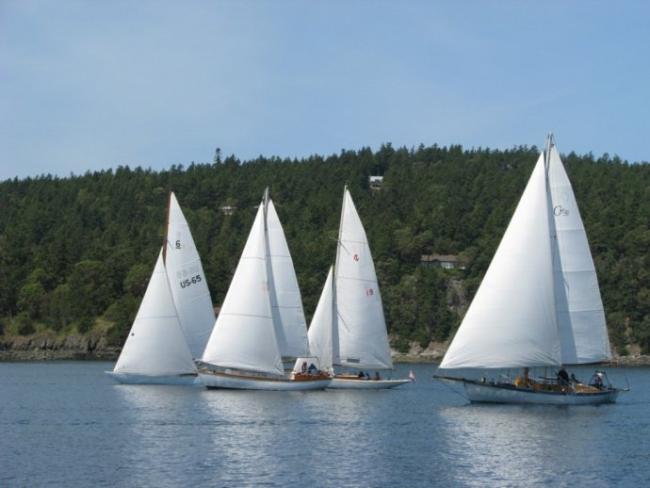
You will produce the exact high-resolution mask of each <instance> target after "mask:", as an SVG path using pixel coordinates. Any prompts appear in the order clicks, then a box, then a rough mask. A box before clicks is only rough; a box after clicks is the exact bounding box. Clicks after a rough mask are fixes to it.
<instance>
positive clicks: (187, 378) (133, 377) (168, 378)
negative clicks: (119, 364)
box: [105, 371, 198, 385]
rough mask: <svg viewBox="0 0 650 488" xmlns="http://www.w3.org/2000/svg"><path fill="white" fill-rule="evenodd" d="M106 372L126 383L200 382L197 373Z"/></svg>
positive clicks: (192, 383) (187, 383)
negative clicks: (154, 374)
mask: <svg viewBox="0 0 650 488" xmlns="http://www.w3.org/2000/svg"><path fill="white" fill-rule="evenodd" d="M105 373H106V374H107V375H108V376H110V377H111V378H113V379H114V380H115V381H117V382H118V383H122V384H125V385H195V384H198V376H197V375H196V374H183V375H161V376H153V375H146V374H136V373H116V372H114V371H105Z"/></svg>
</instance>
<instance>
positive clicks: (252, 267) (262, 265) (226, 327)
mask: <svg viewBox="0 0 650 488" xmlns="http://www.w3.org/2000/svg"><path fill="white" fill-rule="evenodd" d="M265 241H266V235H265V231H264V204H263V203H262V204H261V205H260V206H259V209H258V211H257V215H256V217H255V221H254V223H253V227H252V228H251V231H250V234H249V236H248V240H247V241H246V246H245V247H244V251H243V252H242V256H241V258H240V260H239V264H238V265H237V269H236V270H235V275H234V276H233V279H232V282H231V283H230V287H229V288H228V293H227V294H226V298H225V299H224V302H223V305H222V307H221V310H220V312H219V315H218V317H217V321H216V323H215V326H214V329H213V330H212V334H211V335H210V339H209V341H208V344H207V346H206V348H205V351H204V353H203V358H202V360H203V361H204V362H206V363H212V364H214V365H217V366H221V367H225V368H236V369H243V370H250V371H258V372H265V373H271V374H278V375H282V374H284V370H283V366H282V357H281V355H280V349H279V346H278V343H277V339H276V335H275V330H274V325H273V318H272V312H271V301H270V298H269V281H268V276H267V251H266V242H265Z"/></svg>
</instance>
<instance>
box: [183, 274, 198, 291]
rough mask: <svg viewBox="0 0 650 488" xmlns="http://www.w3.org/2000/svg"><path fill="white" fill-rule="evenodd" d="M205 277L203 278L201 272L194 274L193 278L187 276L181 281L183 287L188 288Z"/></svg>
mask: <svg viewBox="0 0 650 488" xmlns="http://www.w3.org/2000/svg"><path fill="white" fill-rule="evenodd" d="M202 280H203V278H201V275H200V274H197V275H194V276H192V277H191V278H185V279H184V280H182V281H179V283H180V285H181V288H186V287H188V286H191V285H196V284H197V283H201V281H202Z"/></svg>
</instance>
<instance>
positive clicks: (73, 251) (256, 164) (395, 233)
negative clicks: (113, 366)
mask: <svg viewBox="0 0 650 488" xmlns="http://www.w3.org/2000/svg"><path fill="white" fill-rule="evenodd" d="M537 157H538V149H537V148H535V147H517V148H513V149H511V150H505V151H495V150H489V149H472V150H464V149H463V148H462V147H461V146H450V147H438V146H436V145H434V146H431V147H425V146H420V147H419V148H417V149H406V148H400V149H394V148H393V147H392V146H391V145H390V144H386V145H384V146H382V147H381V148H380V149H379V150H378V151H376V152H373V151H372V150H371V149H369V148H364V149H361V150H359V151H342V152H341V153H340V154H337V155H332V156H329V157H321V156H312V157H309V158H305V159H301V160H296V159H279V158H263V157H260V158H258V159H255V160H252V161H239V160H238V159H236V158H235V157H233V156H230V157H227V158H225V159H223V160H222V159H221V158H220V157H219V154H218V152H217V154H216V156H215V160H214V162H213V163H209V164H194V163H192V164H190V165H188V166H187V167H184V166H172V167H171V168H170V169H169V170H168V171H160V172H157V171H152V170H148V169H142V168H140V167H137V168H129V167H126V166H123V167H118V168H117V169H115V170H106V171H98V172H88V173H86V174H84V175H83V176H70V177H67V178H58V177H53V176H49V175H47V176H40V177H37V178H29V179H24V180H17V179H14V180H8V181H4V182H1V183H0V334H2V333H4V334H5V335H10V334H13V335H16V334H18V335H29V334H32V333H34V332H36V331H41V330H46V329H51V330H53V331H55V332H56V333H57V334H69V333H72V332H76V331H78V332H81V333H85V332H88V331H90V330H91V329H92V330H93V331H98V330H99V331H101V333H104V334H106V335H107V336H108V338H109V341H110V342H111V343H113V344H121V343H122V341H123V339H124V337H125V336H126V334H127V333H128V330H129V327H130V324H131V320H132V319H133V317H134V315H135V312H136V310H137V307H138V304H139V300H140V298H141V296H142V294H143V293H144V289H145V288H146V285H147V281H148V278H149V275H150V273H151V271H152V269H153V266H154V263H155V259H156V255H157V253H158V251H159V249H160V246H161V244H162V241H163V234H164V224H165V212H166V204H167V199H168V192H169V191H170V190H171V191H174V192H176V195H177V197H178V200H179V202H180V204H181V206H182V208H183V211H184V213H185V215H186V217H187V219H188V221H189V223H190V226H191V228H192V232H193V235H194V239H195V241H196V244H197V247H198V249H199V252H200V253H201V256H202V259H203V266H204V269H205V273H206V275H207V279H208V283H209V286H210V290H211V292H212V298H213V301H214V303H215V305H218V304H220V303H221V301H222V300H223V298H224V295H225V293H226V290H227V288H228V285H229V282H230V279H231V277H232V274H233V272H234V269H235V266H236V264H237V261H238V259H239V255H240V253H241V251H242V248H243V244H244V241H245V239H246V236H247V234H248V231H249V226H250V225H251V223H252V220H253V217H254V213H255V206H256V205H258V204H259V202H260V200H261V197H262V193H263V190H264V188H265V187H266V186H268V187H269V188H270V192H271V197H272V198H273V200H274V203H275V204H276V208H277V211H278V213H279V215H280V218H281V220H282V222H283V225H284V229H285V232H286V235H287V240H288V242H289V247H290V249H291V252H292V255H293V260H294V265H295V268H296V272H297V274H298V279H299V283H300V286H301V290H302V294H303V299H304V306H305V312H306V315H307V318H308V320H309V318H310V317H311V314H312V313H313V311H314V308H315V306H316V302H317V300H318V296H319V294H320V291H321V287H322V285H323V282H324V280H325V277H326V274H327V270H328V267H329V265H330V264H331V263H332V261H333V260H334V253H335V245H336V238H337V232H338V224H339V212H340V205H341V197H342V192H343V186H344V184H347V185H348V187H349V188H350V191H351V193H352V196H353V198H354V200H355V203H356V205H357V208H358V210H359V213H360V215H361V218H362V220H363V222H364V225H365V227H366V231H367V233H368V238H369V240H370V245H371V248H372V251H373V255H374V259H375V264H376V268H377V274H378V276H379V282H380V287H381V292H382V296H383V300H384V306H385V311H386V318H387V322H388V326H389V331H390V333H391V339H392V342H393V346H394V347H396V348H398V349H401V350H405V349H407V348H408V346H409V344H410V343H411V342H413V341H415V342H418V343H420V344H421V345H422V346H426V345H427V344H428V343H429V342H430V341H432V340H438V341H439V340H445V339H447V338H449V337H450V334H453V332H454V330H455V328H456V327H457V326H458V324H459V323H460V320H461V318H462V314H463V313H464V311H465V308H466V306H467V303H468V301H469V300H471V297H472V295H473V293H474V292H475V290H476V288H477V286H478V284H479V282H480V280H481V277H482V275H483V273H484V272H485V270H486V268H487V266H488V264H489V262H490V259H491V257H492V254H493V253H494V251H495V249H496V246H497V245H498V243H499V240H500V238H501V235H502V233H503V231H504V229H505V227H506V226H507V224H508V221H509V218H510V216H511V214H512V212H513V210H514V207H515V205H516V203H517V200H518V198H519V196H520V195H521V192H522V191H523V188H524V186H525V184H526V181H527V179H528V177H529V176H530V173H531V171H532V168H533V165H534V163H535V161H536V159H537ZM563 160H564V163H565V167H566V169H567V172H568V174H569V177H570V178H571V180H572V183H573V186H574V190H575V193H576V197H577V200H578V204H579V205H580V209H581V214H582V217H583V220H584V223H585V227H586V229H587V234H588V236H589V240H590V245H591V249H592V253H593V254H594V258H595V262H596V267H597V271H598V277H599V280H600V284H601V291H602V294H603V300H604V303H605V308H606V312H607V321H608V327H609V331H610V337H611V340H612V342H613V344H614V345H615V346H616V348H617V349H618V351H619V353H622V354H625V353H626V350H627V347H628V346H629V345H630V344H639V345H641V347H642V349H643V350H644V351H645V352H650V255H649V248H650V165H648V164H647V163H643V164H628V163H626V162H623V161H621V160H619V159H618V158H610V157H609V156H607V155H604V156H602V157H600V158H598V159H596V158H594V157H593V156H591V155H586V156H579V155H576V154H574V153H570V154H565V155H563ZM371 175H381V176H383V177H384V179H383V184H382V186H381V188H380V189H372V188H370V185H369V176H371ZM224 206H231V207H236V208H235V210H234V212H233V213H232V215H226V214H225V213H224V212H223V210H222V209H221V207H224ZM431 254H451V255H457V256H458V258H459V260H460V262H461V263H463V264H464V269H453V270H445V269H441V268H438V267H435V266H429V265H426V263H421V257H422V255H431Z"/></svg>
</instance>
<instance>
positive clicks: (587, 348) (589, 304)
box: [438, 135, 624, 405]
mask: <svg viewBox="0 0 650 488" xmlns="http://www.w3.org/2000/svg"><path fill="white" fill-rule="evenodd" d="M610 359H611V350H610V344H609V338H608V334H607V326H606V323H605V313H604V309H603V303H602V300H601V297H600V290H599V288H598V279H597V276H596V270H595V267H594V262H593V259H592V256H591V251H590V249H589V243H588V241H587V235H586V232H585V229H584V225H583V223H582V219H581V218H580V212H579V210H578V205H577V202H576V200H575V196H574V194H573V189H572V188H571V183H570V182H569V179H568V176H567V174H566V172H565V170H564V167H563V165H562V161H561V159H560V155H559V152H558V151H557V148H556V147H555V143H554V141H553V136H552V135H549V138H548V140H547V147H546V150H545V151H543V152H542V154H540V157H539V159H538V161H537V164H536V165H535V169H534V170H533V173H532V175H531V177H530V179H529V181H528V184H527V185H526V189H525V190H524V193H523V194H522V196H521V199H520V201H519V204H518V205H517V208H516V210H515V212H514V214H513V216H512V219H511V220H510V223H509V225H508V228H507V229H506V231H505V233H504V235H503V238H502V240H501V243H500V244H499V247H498V248H497V251H496V253H495V255H494V257H493V258H492V262H491V263H490V266H489V268H488V270H487V272H486V274H485V276H484V278H483V281H482V283H481V285H480V287H479V289H478V290H477V292H476V295H475V296H474V299H473V301H472V303H471V304H470V307H469V309H468V310H467V313H466V314H465V317H464V318H463V322H462V323H461V325H460V327H459V329H458V331H457V332H456V335H455V337H454V339H453V341H452V343H451V344H450V346H449V349H448V350H447V353H446V354H445V357H444V358H443V360H442V363H441V364H440V368H439V371H440V373H439V376H438V377H439V378H442V379H445V380H454V381H460V382H462V383H463V385H464V388H465V393H466V395H467V398H468V399H469V400H470V401H471V402H489V403H531V404H544V405H597V404H601V403H613V402H615V401H616V399H617V397H618V394H619V392H621V391H624V390H621V389H617V388H614V387H613V386H612V385H611V384H610V383H609V380H608V379H607V377H606V374H605V373H604V372H602V371H597V372H596V373H595V374H594V376H593V377H592V381H591V382H590V384H589V385H584V384H582V383H580V382H579V381H577V380H576V379H575V377H571V378H570V377H569V374H568V372H567V371H566V370H565V367H569V366H571V365H587V364H597V363H602V362H606V361H609V360H610ZM549 367H550V368H554V369H555V370H556V371H557V377H554V378H550V379H549V378H546V377H545V378H538V379H530V378H529V376H528V374H529V369H531V368H549ZM465 369H471V370H480V371H481V374H482V375H483V377H482V378H481V380H480V381H477V380H476V379H472V378H464V377H455V376H453V372H454V371H455V370H465ZM512 369H521V370H522V374H521V375H520V376H518V377H517V378H516V379H515V380H514V381H504V380H503V376H504V375H502V374H501V375H500V374H499V372H500V371H503V370H512ZM490 376H493V377H496V378H497V379H490Z"/></svg>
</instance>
